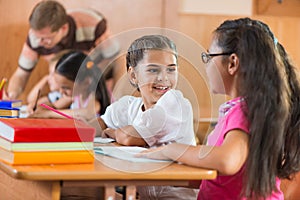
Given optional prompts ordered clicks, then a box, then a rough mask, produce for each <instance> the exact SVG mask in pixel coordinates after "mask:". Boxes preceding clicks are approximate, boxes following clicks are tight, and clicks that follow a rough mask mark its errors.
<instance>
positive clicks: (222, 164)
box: [140, 130, 249, 175]
mask: <svg viewBox="0 0 300 200" xmlns="http://www.w3.org/2000/svg"><path fill="white" fill-rule="evenodd" d="M248 143H249V136H248V135H247V134H246V133H245V132H243V131H241V130H232V131H230V132H228V133H227V135H226V137H225V139H224V142H223V144H222V145H221V146H207V145H198V146H189V145H184V144H178V143H173V144H170V145H166V146H163V147H160V148H157V149H153V150H149V151H147V152H145V153H142V154H141V155H140V156H142V157H148V158H155V159H172V160H175V161H178V162H181V163H184V164H187V165H191V166H195V167H203V168H210V169H216V170H217V171H218V172H219V173H220V174H223V175H232V174H235V173H237V172H238V171H239V170H240V169H241V167H242V165H243V164H244V163H245V161H246V158H247V155H248V147H249V144H248Z"/></svg>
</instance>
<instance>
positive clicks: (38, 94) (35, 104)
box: [32, 89, 41, 111]
mask: <svg viewBox="0 0 300 200" xmlns="http://www.w3.org/2000/svg"><path fill="white" fill-rule="evenodd" d="M40 94H41V90H40V89H39V91H38V93H37V96H36V100H35V103H34V106H33V108H32V109H33V111H35V110H36V108H37V102H38V100H39V98H40Z"/></svg>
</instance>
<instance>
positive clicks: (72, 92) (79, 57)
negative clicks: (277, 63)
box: [29, 51, 110, 118]
mask: <svg viewBox="0 0 300 200" xmlns="http://www.w3.org/2000/svg"><path fill="white" fill-rule="evenodd" d="M77 74H78V76H77ZM53 78H54V80H55V82H56V84H57V85H58V87H59V91H60V93H61V94H63V95H66V96H68V97H71V98H72V102H73V103H72V104H71V106H70V109H63V110H60V111H61V112H63V113H65V114H67V115H71V116H73V113H74V112H80V113H81V115H82V117H85V116H90V115H91V114H94V116H96V115H97V114H103V113H104V112H105V110H106V107H107V106H108V105H109V104H110V99H109V95H108V92H107V89H106V85H105V81H104V79H103V76H102V73H101V70H100V69H99V68H98V67H97V66H96V65H95V64H94V62H93V61H92V60H91V59H90V58H89V57H87V56H86V55H85V54H84V53H82V52H79V51H71V52H69V53H66V54H64V55H63V56H62V57H61V58H60V59H59V61H58V62H57V64H56V66H55V72H54V74H53ZM95 84H97V85H95ZM94 89H95V90H96V91H93V90H94ZM94 92H95V95H94ZM88 104H90V105H95V112H94V113H88V112H90V110H87V109H85V108H86V107H87V105H88ZM29 117H32V118H34V117H35V118H60V117H63V116H61V115H58V114H57V113H55V112H53V111H51V110H47V109H43V108H42V107H40V106H38V109H37V110H36V111H35V112H33V113H32V114H31V115H29Z"/></svg>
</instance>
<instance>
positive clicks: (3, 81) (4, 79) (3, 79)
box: [0, 78, 7, 90]
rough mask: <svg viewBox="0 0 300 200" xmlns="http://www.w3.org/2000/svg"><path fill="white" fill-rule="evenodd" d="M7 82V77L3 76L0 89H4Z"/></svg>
mask: <svg viewBox="0 0 300 200" xmlns="http://www.w3.org/2000/svg"><path fill="white" fill-rule="evenodd" d="M6 82H7V78H2V81H1V83H0V90H2V88H4V86H5V84H6Z"/></svg>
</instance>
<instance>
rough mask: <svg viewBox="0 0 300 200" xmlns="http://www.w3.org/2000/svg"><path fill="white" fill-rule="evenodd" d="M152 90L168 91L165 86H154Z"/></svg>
mask: <svg viewBox="0 0 300 200" xmlns="http://www.w3.org/2000/svg"><path fill="white" fill-rule="evenodd" d="M153 88H155V89H157V90H167V89H169V87H167V86H154V87H153Z"/></svg>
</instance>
